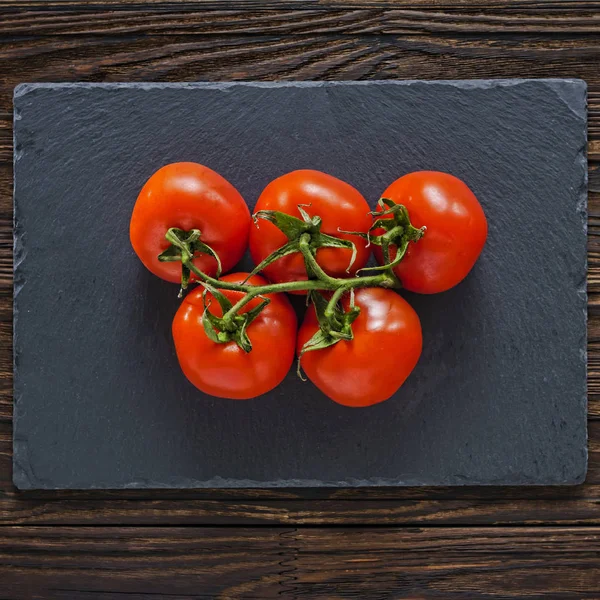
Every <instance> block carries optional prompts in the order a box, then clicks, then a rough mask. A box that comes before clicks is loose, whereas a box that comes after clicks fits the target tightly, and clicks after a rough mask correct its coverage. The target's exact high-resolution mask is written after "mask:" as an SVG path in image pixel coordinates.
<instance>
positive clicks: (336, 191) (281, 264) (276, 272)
mask: <svg viewBox="0 0 600 600" xmlns="http://www.w3.org/2000/svg"><path fill="white" fill-rule="evenodd" d="M299 204H301V205H304V206H303V208H304V210H306V212H307V213H308V214H309V215H310V216H311V217H312V216H315V215H319V216H320V217H321V219H322V220H323V222H322V226H321V231H322V233H326V234H328V235H331V236H334V237H337V238H341V239H346V240H350V241H352V242H354V244H355V245H356V249H357V255H356V260H355V262H354V265H353V267H352V269H351V272H350V273H347V272H346V269H347V268H348V265H349V263H350V258H351V256H352V252H351V250H349V249H346V248H321V249H320V250H318V251H317V262H318V263H319V265H321V267H322V268H323V269H324V270H325V272H326V273H328V274H329V275H331V276H333V277H350V276H352V275H353V274H354V273H356V271H357V270H358V269H360V268H361V267H364V266H365V265H366V263H367V260H368V259H369V256H370V253H371V249H370V248H368V247H367V244H366V240H364V239H362V238H360V237H359V236H356V235H348V234H344V233H340V231H339V229H341V230H343V231H362V232H365V233H366V232H367V231H368V229H369V227H371V225H372V223H373V219H372V217H371V215H369V214H368V213H369V211H370V208H369V205H368V204H367V201H366V200H365V199H364V197H363V196H362V194H361V193H360V192H359V191H358V190H357V189H355V188H354V187H352V186H351V185H350V184H348V183H346V182H345V181H342V180H340V179H337V178H336V177H333V176H332V175H328V174H326V173H322V172H320V171H312V170H300V171H292V172H291V173H287V174H286V175H282V176H281V177H278V178H277V179H275V180H274V181H272V182H271V183H269V185H268V186H267V187H266V188H265V189H264V190H263V192H262V194H261V195H260V197H259V199H258V202H257V203H256V206H255V208H254V212H255V213H256V212H258V211H259V210H277V211H280V212H284V213H286V214H289V215H293V216H294V217H298V218H301V217H300V212H299V211H298V205H299ZM287 242H288V239H287V237H286V236H285V235H284V234H283V233H282V232H281V231H280V230H279V229H278V228H277V227H275V225H273V224H272V223H269V222H268V221H265V220H262V219H259V220H257V223H256V226H254V227H252V228H251V229H250V253H251V255H252V259H253V260H254V262H255V264H259V263H260V262H261V261H262V260H263V259H264V258H266V257H267V256H268V255H269V254H271V253H272V252H273V251H275V250H277V248H280V247H281V246H283V245H285V244H286V243H287ZM264 274H265V275H266V276H267V277H268V278H269V279H270V280H271V281H273V282H276V283H281V282H286V281H294V280H296V281H300V280H305V279H307V276H306V269H305V268H304V259H303V257H302V255H301V254H300V253H295V254H290V255H288V256H284V257H282V258H280V259H279V260H277V261H275V262H274V263H272V264H271V265H269V266H268V267H267V268H266V269H264Z"/></svg>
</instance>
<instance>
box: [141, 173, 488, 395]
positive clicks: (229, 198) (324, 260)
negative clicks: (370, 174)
mask: <svg viewBox="0 0 600 600" xmlns="http://www.w3.org/2000/svg"><path fill="white" fill-rule="evenodd" d="M254 218H255V226H253V225H252V217H251V216H250V213H249V211H248V208H247V205H246V203H245V202H244V200H243V198H242V196H241V195H240V193H239V192H238V191H237V190H236V189H235V187H234V186H233V185H231V183H229V182H228V181H227V180H225V179H224V178H223V177H221V176H220V175H219V174H218V173H215V172H214V171H212V170H211V169H209V168H208V167H205V166H202V165H199V164H195V163H175V164H171V165H167V166H165V167H163V168H162V169H160V170H159V171H157V172H156V173H155V174H154V175H153V176H152V177H151V178H150V179H149V180H148V181H147V183H146V184H145V185H144V187H143V189H142V191H141V192H140V195H139V197H138V199H137V202H136V204H135V207H134V210H133V214H132V218H131V225H130V237H131V243H132V246H133V248H134V250H135V252H136V254H137V255H138V256H139V258H140V260H141V261H142V262H143V264H144V265H145V266H146V267H147V268H148V269H149V270H150V271H152V272H153V273H154V274H156V275H158V276H159V277H162V278H163V279H166V280H167V281H171V282H181V285H182V291H183V290H184V289H185V288H186V287H187V285H188V283H189V281H196V282H197V283H198V284H199V285H198V286H197V287H196V288H195V289H194V290H192V291H190V292H189V293H187V294H186V295H185V297H184V299H183V301H182V304H181V306H180V308H179V310H178V311H177V313H176V314H175V317H174V320H173V339H174V342H175V348H176V352H177V356H178V359H179V363H180V365H181V369H182V370H183V373H184V374H185V375H186V377H187V378H188V379H189V380H190V382H191V383H192V384H194V385H195V386H196V387H197V388H198V389H200V390H202V391H203V392H205V393H207V394H211V395H213V396H218V397H223V398H232V399H248V398H253V397H256V396H259V395H261V394H264V393H266V392H268V391H270V390H272V389H273V388H274V387H276V386H277V385H278V384H279V383H281V381H282V380H283V378H284V377H285V376H286V374H287V373H288V371H289V370H290V367H291V366H292V363H293V361H294V357H295V356H298V360H299V368H300V366H301V367H302V369H303V371H304V373H306V375H307V377H308V378H309V379H310V380H311V381H312V382H313V383H314V384H315V385H316V386H317V387H318V388H319V389H320V390H321V391H322V392H323V393H324V394H325V395H327V396H328V397H329V398H331V399H332V400H334V401H335V402H338V403H339V404H343V405H346V406H354V407H357V406H369V405H372V404H376V403H378V402H382V401H384V400H386V399H388V398H389V397H390V396H392V395H393V394H394V392H395V391H396V390H397V389H398V388H399V387H400V386H401V385H402V384H403V383H404V381H405V380H406V378H407V377H408V376H409V375H410V373H411V371H412V370H413V369H414V367H415V365H416V364H417V361H418V359H419V356H420V354H421V349H422V334H421V325H420V321H419V317H418V316H417V314H416V312H415V311H414V310H413V309H412V307H411V306H410V305H409V304H408V302H406V300H404V299H403V298H402V297H401V296H400V295H399V294H398V293H397V292H396V291H394V289H392V288H394V287H403V288H405V289H407V290H410V291H413V292H418V293H422V294H433V293H438V292H443V291H445V290H448V289H450V288H451V287H453V286H455V285H457V284H458V283H459V282H460V281H462V280H463V279H464V278H465V277H466V275H467V274H468V273H469V271H470V270H471V268H472V267H473V265H474V264H475V262H476V261H477V258H478V257H479V255H480V253H481V251H482V249H483V246H484V244H485V241H486V237H487V221H486V218H485V215H484V212H483V210H482V208H481V205H480V204H479V202H478V201H477V198H476V197H475V195H474V194H473V193H472V192H471V190H470V189H469V188H468V187H467V186H466V185H465V184H464V183H463V182H462V181H460V180H459V179H457V178H456V177H453V176H452V175H448V174H446V173H438V172H431V171H422V172H416V173H410V174H408V175H405V176H403V177H400V178H399V179H397V180H396V181H395V182H394V183H392V184H391V185H390V186H389V187H388V188H387V189H386V190H385V191H384V193H383V196H382V199H381V200H380V203H379V210H378V211H375V212H370V210H369V205H368V203H367V201H366V200H365V199H364V197H363V196H362V195H361V194H360V192H359V191H358V190H356V189H355V188H354V187H352V186H351V185H349V184H348V183H346V182H344V181H341V180H340V179H337V178H335V177H332V176H331V175H327V174H325V173H321V172H318V171H311V170H301V171H294V172H292V173H288V174H286V175H283V176H281V177H279V178H277V179H275V180H274V181H272V182H271V183H270V184H269V185H268V186H267V187H266V188H265V189H264V191H263V192H262V194H261V195H260V197H259V198H258V201H257V203H256V206H255V212H254ZM248 246H249V249H250V254H251V256H252V258H253V260H254V262H255V263H256V264H257V268H256V269H255V270H254V271H253V272H252V273H250V274H249V273H230V274H228V275H224V276H221V273H222V272H226V271H229V270H231V269H232V268H233V267H234V266H235V264H236V263H237V262H238V261H239V259H240V258H241V256H242V254H243V253H244V251H245V250H246V248H247V247H248ZM373 248H374V254H375V257H376V259H377V261H378V263H379V264H380V266H378V267H367V266H366V265H367V261H368V259H369V257H370V254H371V249H373ZM259 271H260V272H262V275H263V276H261V275H259V274H258V272H259ZM365 273H369V275H366V276H365ZM283 292H288V293H307V292H308V294H309V297H308V300H309V303H310V307H309V308H308V310H307V311H306V315H305V317H304V321H303V323H302V324H301V326H300V329H299V330H298V328H297V323H296V315H295V312H294V310H293V308H292V306H291V304H290V302H289V300H288V298H287V297H286V295H285V293H283Z"/></svg>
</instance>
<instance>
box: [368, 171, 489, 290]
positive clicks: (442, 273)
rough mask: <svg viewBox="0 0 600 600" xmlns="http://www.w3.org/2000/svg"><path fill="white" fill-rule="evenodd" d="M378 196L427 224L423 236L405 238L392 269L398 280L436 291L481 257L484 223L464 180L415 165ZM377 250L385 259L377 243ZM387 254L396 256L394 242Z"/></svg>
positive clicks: (464, 273)
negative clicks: (414, 239) (413, 239)
mask: <svg viewBox="0 0 600 600" xmlns="http://www.w3.org/2000/svg"><path fill="white" fill-rule="evenodd" d="M382 197H383V198H389V199H391V200H393V201H394V202H396V203H397V204H403V205H404V206H406V208H407V209H408V214H409V217H410V220H411V222H412V224H413V225H414V226H415V227H422V226H423V225H425V226H426V227H427V231H426V233H425V235H424V236H423V238H422V239H420V240H419V241H418V242H416V243H414V242H410V243H409V245H408V249H407V251H406V255H405V256H404V258H403V259H402V262H401V263H400V264H399V265H398V266H397V267H395V269H394V272H395V273H396V275H397V276H398V278H399V279H400V281H401V282H402V285H403V286H404V287H405V288H406V289H407V290H410V291H411V292H419V293H421V294H436V293H438V292H444V291H446V290H448V289H450V288H451V287H454V286H455V285H456V284H458V283H460V282H461V281H462V280H463V279H464V278H465V277H466V276H467V274H468V273H469V271H470V270H471V269H472V268H473V265H474V264H475V262H476V261H477V259H478V258H479V255H480V254H481V251H482V250H483V246H484V245H485V241H486V238H487V229H488V228H487V220H486V218H485V214H484V212H483V209H482V208H481V205H480V204H479V201H478V200H477V198H476V197H475V194H473V192H472V191H471V190H470V189H469V188H468V187H467V186H466V184H465V183H464V182H462V181H461V180H460V179H458V178H456V177H454V176H452V175H448V174H447V173H439V172H436V171H418V172H416V173H409V174H408V175H404V177H400V179H397V180H396V181H394V183H392V184H391V185H390V186H389V187H388V188H387V190H385V192H383V195H382ZM374 233H378V231H375V232H374ZM375 256H376V258H377V260H378V261H379V262H383V258H382V253H381V248H380V247H376V248H375ZM390 256H391V258H392V259H393V258H394V256H395V248H392V250H391V252H390Z"/></svg>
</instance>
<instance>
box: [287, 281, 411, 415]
mask: <svg viewBox="0 0 600 600" xmlns="http://www.w3.org/2000/svg"><path fill="white" fill-rule="evenodd" d="M355 303H356V305H357V306H359V307H360V309H361V312H360V314H359V315H358V317H357V319H356V320H355V321H354V323H353V324H352V330H353V333H354V339H353V340H351V341H341V342H338V343H337V344H334V345H333V346H330V347H329V348H325V349H323V350H314V351H310V352H306V353H305V354H303V355H302V358H301V366H302V369H303V370H304V373H306V376H307V377H308V378H309V379H310V380H311V381H312V382H313V383H314V384H315V385H316V386H317V387H318V388H319V389H320V390H321V391H322V392H323V393H324V394H325V395H326V396H328V397H329V398H331V399H332V400H334V401H335V402H337V403H338V404H343V405H344V406H350V407H363V406H371V405H373V404H378V403H379V402H383V401H384V400H387V399H388V398H389V397H390V396H392V395H393V394H394V393H395V392H396V391H397V390H398V388H399V387H400V386H401V385H402V384H403V383H404V381H405V380H406V378H407V377H408V376H409V375H410V373H411V371H412V370H413V369H414V367H415V365H416V364H417V361H418V360H419V357H420V355H421V349H422V346H423V338H422V333H421V322H420V320H419V317H418V316H417V313H416V312H415V311H414V310H413V308H412V307H411V306H410V304H409V303H408V302H406V300H404V298H402V297H401V296H399V295H398V294H397V293H396V292H394V291H392V290H389V289H384V288H363V289H358V290H357V291H356V295H355ZM343 304H344V308H345V309H346V310H347V309H348V304H349V299H348V298H347V297H346V298H345V299H344V302H343ZM317 329H318V324H317V319H316V315H315V311H314V308H310V309H309V310H308V311H307V313H306V316H305V318H304V322H303V323H302V325H301V327H300V331H299V332H298V344H297V352H298V355H299V354H300V351H301V349H302V346H303V345H304V344H305V343H306V342H307V341H308V340H309V339H310V338H311V337H312V336H313V335H314V333H315V332H316V331H317Z"/></svg>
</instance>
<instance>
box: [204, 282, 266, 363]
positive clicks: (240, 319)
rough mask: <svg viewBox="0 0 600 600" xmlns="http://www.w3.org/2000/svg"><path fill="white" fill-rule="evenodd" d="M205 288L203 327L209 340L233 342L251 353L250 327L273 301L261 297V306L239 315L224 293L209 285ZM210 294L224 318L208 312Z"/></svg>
mask: <svg viewBox="0 0 600 600" xmlns="http://www.w3.org/2000/svg"><path fill="white" fill-rule="evenodd" d="M203 286H204V293H203V294H202V302H203V304H204V312H203V313H202V325H203V327H204V332H205V333H206V336H207V337H208V339H210V340H211V341H213V342H215V343H217V344H227V343H229V342H232V341H233V342H235V343H236V344H237V345H238V346H239V347H240V348H241V349H242V350H243V351H244V352H251V351H252V342H251V341H250V338H249V337H248V332H247V330H248V327H249V325H250V323H252V321H254V319H256V317H258V315H259V314H260V313H261V311H262V310H263V308H265V306H267V304H269V303H270V302H271V300H270V299H269V298H264V297H262V296H259V297H260V298H261V302H260V303H259V304H257V305H256V306H255V307H254V308H252V309H250V310H248V311H247V312H244V313H239V312H238V309H237V308H236V307H235V306H234V305H233V304H232V303H231V301H230V300H229V299H228V298H227V297H226V296H225V295H224V294H223V293H221V292H220V291H219V290H217V289H216V288H214V287H212V286H211V285H209V284H207V283H204V284H203ZM208 292H210V293H211V295H212V296H213V297H214V298H215V300H216V301H217V302H218V303H219V306H220V307H221V311H222V312H223V316H222V317H217V316H216V315H213V314H212V313H211V312H210V311H209V310H208V309H209V307H210V303H209V304H207V302H206V295H207V293H208Z"/></svg>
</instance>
